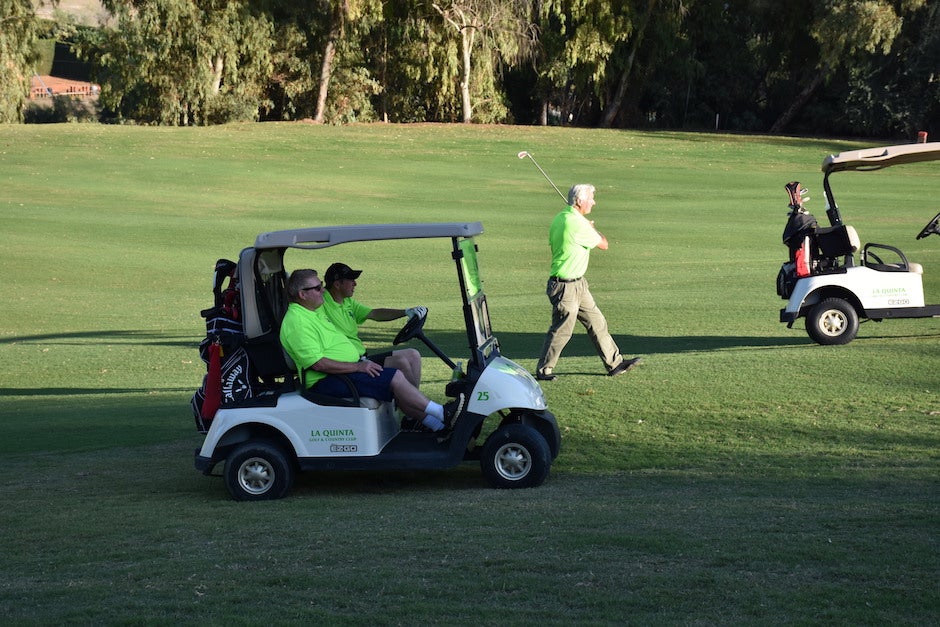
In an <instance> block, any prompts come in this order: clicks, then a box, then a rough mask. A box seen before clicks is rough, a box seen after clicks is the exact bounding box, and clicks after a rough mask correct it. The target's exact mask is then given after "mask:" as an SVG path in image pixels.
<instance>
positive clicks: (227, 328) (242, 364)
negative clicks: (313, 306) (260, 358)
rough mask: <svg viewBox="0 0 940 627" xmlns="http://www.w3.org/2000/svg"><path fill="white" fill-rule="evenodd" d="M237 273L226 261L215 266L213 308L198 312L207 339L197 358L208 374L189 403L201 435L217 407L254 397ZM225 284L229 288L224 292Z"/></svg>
mask: <svg viewBox="0 0 940 627" xmlns="http://www.w3.org/2000/svg"><path fill="white" fill-rule="evenodd" d="M236 269H237V265H236V264H235V263H234V262H232V261H229V260H227V259H219V260H218V261H217V262H216V264H215V274H214V281H213V287H212V293H213V295H214V297H215V305H214V306H213V307H210V308H209V309H204V310H203V311H201V312H200V315H202V317H203V318H205V320H206V337H205V339H204V340H202V342H200V344H199V356H200V357H202V360H203V361H204V362H205V363H206V368H207V372H206V375H205V376H204V377H203V380H202V385H201V386H200V388H199V389H198V390H196V392H195V394H193V397H192V400H191V401H190V403H191V405H192V408H193V415H194V417H195V420H196V429H198V430H199V431H200V432H202V433H205V432H206V431H208V430H209V425H210V424H211V423H212V419H213V418H214V417H215V413H216V411H218V409H219V407H221V406H222V405H225V404H228V403H236V402H239V401H243V400H246V399H249V398H251V397H252V395H253V390H252V381H253V377H252V369H251V362H250V360H249V359H248V353H247V352H246V351H245V348H244V344H245V334H244V330H243V326H242V320H241V311H240V309H241V306H240V300H239V291H238V278H237V273H236ZM226 281H228V285H227V286H226V287H225V288H224V289H223V285H224V284H225V282H226Z"/></svg>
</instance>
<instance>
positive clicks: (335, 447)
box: [330, 444, 359, 453]
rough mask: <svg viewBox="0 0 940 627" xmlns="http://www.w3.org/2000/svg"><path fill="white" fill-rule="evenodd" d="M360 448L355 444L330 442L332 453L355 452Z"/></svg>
mask: <svg viewBox="0 0 940 627" xmlns="http://www.w3.org/2000/svg"><path fill="white" fill-rule="evenodd" d="M358 450H359V447H357V446H356V445H355V444H330V452H331V453H355V452H356V451H358Z"/></svg>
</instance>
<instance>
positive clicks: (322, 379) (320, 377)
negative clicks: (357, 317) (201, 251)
mask: <svg viewBox="0 0 940 627" xmlns="http://www.w3.org/2000/svg"><path fill="white" fill-rule="evenodd" d="M287 293H288V296H289V297H290V304H289V305H288V307H287V313H286V314H285V315H284V320H283V322H282V323H281V334H280V338H281V344H282V345H283V346H284V349H285V350H286V351H287V354H288V355H290V357H291V359H293V360H294V364H296V366H297V372H298V375H299V376H300V380H301V382H302V383H303V385H305V386H306V387H308V388H310V389H312V390H314V391H315V392H318V393H320V394H328V395H331V396H345V395H346V394H348V391H349V390H348V388H347V386H346V384H345V382H344V381H343V380H342V379H341V378H339V377H336V376H333V375H339V374H344V375H346V376H347V377H348V378H349V379H350V380H351V381H352V383H353V385H355V386H356V389H357V390H358V391H359V395H360V396H365V397H369V398H376V399H379V400H383V401H390V400H392V398H393V397H394V399H395V400H396V401H397V403H398V407H399V408H400V409H401V410H402V412H403V413H404V414H405V415H406V416H408V417H409V418H412V419H413V420H416V421H418V422H420V423H421V424H422V425H424V426H425V427H427V428H428V429H430V430H431V431H440V430H442V429H444V427H445V421H450V420H452V419H453V418H454V417H455V416H456V414H457V413H459V411H460V409H461V407H460V405H459V404H458V403H455V404H456V405H457V407H456V408H452V409H453V410H454V411H452V412H450V411H449V412H446V413H447V415H446V416H445V411H444V407H443V406H442V405H441V404H439V403H435V402H434V401H432V400H429V399H428V398H427V397H426V396H424V394H422V393H421V392H420V391H419V390H418V389H417V388H416V387H415V386H413V385H412V384H411V383H409V382H408V380H407V379H405V377H404V375H403V374H402V373H401V371H400V370H396V369H394V368H383V367H382V366H381V365H380V364H377V363H376V362H374V361H370V360H360V359H359V352H358V350H357V348H356V346H355V345H354V344H353V343H352V342H351V341H349V338H347V337H346V336H345V335H343V334H342V333H341V332H340V331H339V330H338V329H337V328H336V327H335V326H334V325H333V323H332V322H330V320H329V319H328V318H327V317H326V314H325V313H324V311H323V297H324V289H323V283H322V282H321V281H320V280H319V278H318V277H317V272H316V270H294V272H292V273H291V275H290V278H289V279H288V281H287ZM461 398H462V397H461Z"/></svg>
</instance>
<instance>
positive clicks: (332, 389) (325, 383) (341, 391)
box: [310, 368, 398, 401]
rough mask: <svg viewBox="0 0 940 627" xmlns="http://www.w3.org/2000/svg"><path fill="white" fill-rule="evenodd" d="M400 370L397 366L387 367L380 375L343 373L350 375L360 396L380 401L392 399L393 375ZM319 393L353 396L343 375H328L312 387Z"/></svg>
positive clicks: (341, 396)
mask: <svg viewBox="0 0 940 627" xmlns="http://www.w3.org/2000/svg"><path fill="white" fill-rule="evenodd" d="M396 372H398V370H397V369H396V368H385V369H384V370H382V372H380V373H379V376H377V377H373V376H370V375H367V374H366V373H364V372H353V373H352V374H347V375H343V376H345V377H348V378H349V380H350V381H352V384H353V385H354V386H356V390H357V391H358V392H359V396H361V397H363V398H375V399H378V400H380V401H390V400H392V377H394V376H395V373H396ZM310 389H311V390H312V391H314V392H316V393H317V394H326V395H327V396H339V397H340V398H346V397H349V396H352V394H351V393H350V391H349V386H348V385H346V382H345V381H343V379H342V377H339V376H335V375H327V376H326V378H324V379H321V380H320V381H318V382H317V384H316V385H314V386H313V387H311V388H310Z"/></svg>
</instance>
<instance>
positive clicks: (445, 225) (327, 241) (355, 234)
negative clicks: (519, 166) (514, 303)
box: [254, 222, 483, 250]
mask: <svg viewBox="0 0 940 627" xmlns="http://www.w3.org/2000/svg"><path fill="white" fill-rule="evenodd" d="M482 232H483V225H482V224H481V223H479V222H434V223H424V224H356V225H349V226H330V227H310V228H305V229H290V230H287V231H271V232H269V233H261V234H260V235H258V237H257V238H256V239H255V246H254V247H255V249H256V250H271V249H282V248H305V249H310V250H313V249H317V248H327V247H329V246H336V245H337V244H344V243H347V242H369V241H374V240H389V239H420V238H430V237H473V236H475V235H479V234H481V233H482Z"/></svg>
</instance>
